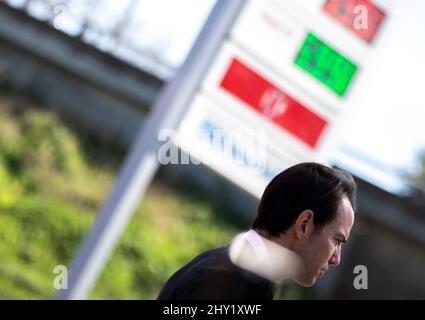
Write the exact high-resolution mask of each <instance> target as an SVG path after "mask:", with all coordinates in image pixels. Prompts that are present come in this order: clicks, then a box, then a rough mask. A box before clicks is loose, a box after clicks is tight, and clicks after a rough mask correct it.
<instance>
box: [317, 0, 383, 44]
mask: <svg viewBox="0 0 425 320" xmlns="http://www.w3.org/2000/svg"><path fill="white" fill-rule="evenodd" d="M323 11H324V12H326V13H327V14H328V15H330V16H331V17H333V18H335V19H336V20H337V21H338V22H340V23H341V24H343V25H344V26H345V27H346V28H348V29H349V30H351V31H352V32H353V33H355V34H356V35H358V36H359V37H360V38H362V39H363V40H365V41H366V42H369V43H370V42H372V41H373V39H374V38H375V35H376V33H377V31H378V30H379V28H380V26H381V24H382V21H383V20H384V18H385V13H384V11H383V10H382V9H380V8H379V7H378V6H377V5H375V4H373V3H372V2H370V1H368V0H327V1H326V3H325V5H324V6H323ZM365 20H366V21H365ZM361 24H363V25H364V26H365V27H364V28H363V27H362V26H361Z"/></svg>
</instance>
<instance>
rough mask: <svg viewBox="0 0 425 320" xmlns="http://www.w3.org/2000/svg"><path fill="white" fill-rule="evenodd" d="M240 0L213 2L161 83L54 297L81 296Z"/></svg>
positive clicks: (147, 178) (129, 211)
mask: <svg viewBox="0 0 425 320" xmlns="http://www.w3.org/2000/svg"><path fill="white" fill-rule="evenodd" d="M245 3H246V0H217V3H216V5H215V7H214V8H213V10H212V12H211V14H210V16H209V18H208V20H207V22H206V24H205V26H204V28H203V29H202V31H201V33H200V35H199V36H198V38H197V40H196V42H195V44H194V46H193V48H192V50H191V52H190V53H189V55H188V57H187V59H186V61H185V63H184V64H183V66H182V67H181V68H180V70H179V71H178V73H177V75H176V76H175V78H174V79H173V80H172V81H171V82H170V83H169V84H168V85H167V86H166V87H165V89H164V90H163V91H162V93H161V94H160V96H159V98H158V100H157V101H156V102H155V104H154V106H153V109H152V112H151V114H150V116H149V117H148V119H147V120H146V122H145V123H144V125H143V128H142V130H141V131H140V132H139V134H138V136H137V138H136V140H135V142H134V144H133V145H132V148H131V150H130V154H129V156H128V157H127V159H126V160H125V163H124V165H123V167H122V169H121V171H120V174H119V176H118V179H117V181H116V183H115V185H114V187H113V189H112V191H111V193H110V194H109V196H108V199H107V200H106V202H105V203H104V206H103V207H102V209H101V211H100V214H99V215H98V217H97V218H96V221H95V223H94V226H93V227H92V229H91V230H90V232H89V234H88V236H87V237H86V239H85V240H84V243H83V245H82V247H81V248H80V251H79V252H78V254H77V256H76V257H75V259H74V261H73V263H72V265H71V269H70V272H69V281H68V284H69V288H68V289H61V290H59V292H58V294H57V296H56V298H57V299H84V298H86V297H87V295H88V294H89V293H90V290H91V288H92V287H93V285H94V283H95V281H96V279H97V277H98V275H99V272H100V271H101V270H102V267H103V265H104V264H105V262H106V260H107V258H108V257H109V255H110V253H111V251H112V249H113V247H114V245H115V243H116V242H117V240H118V239H119V237H120V235H121V232H122V230H123V228H124V227H125V225H126V224H127V222H128V220H129V219H130V217H131V215H132V212H133V210H134V208H135V207H136V205H137V204H138V203H139V201H140V200H141V199H142V197H143V194H144V193H145V191H146V189H147V187H148V186H149V184H150V182H151V180H152V178H153V176H154V174H155V172H156V171H157V169H158V167H159V162H158V159H157V152H158V150H159V147H160V144H159V142H158V138H157V137H158V132H159V131H160V130H161V129H163V128H171V129H175V128H176V127H177V125H178V124H179V122H180V121H181V119H182V118H183V116H184V114H185V111H186V109H187V107H188V105H189V103H190V101H191V99H192V98H193V96H194V94H195V93H196V92H197V90H198V88H199V85H200V83H201V81H202V79H203V78H204V76H205V74H206V73H207V70H208V69H209V68H210V65H211V63H212V61H213V59H214V57H215V56H216V54H217V52H218V51H219V49H220V47H221V44H222V43H223V41H224V40H225V39H226V37H227V35H228V33H229V31H230V30H231V28H232V26H233V24H234V22H235V21H236V19H237V17H238V15H239V13H240V12H241V10H242V8H243V6H244V4H245Z"/></svg>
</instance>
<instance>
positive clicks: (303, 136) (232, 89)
mask: <svg viewBox="0 0 425 320" xmlns="http://www.w3.org/2000/svg"><path fill="white" fill-rule="evenodd" d="M220 87H221V88H222V89H224V90H226V91H227V92H229V93H230V94H232V95H233V96H235V97H237V98H239V99H240V100H242V101H243V102H245V103H246V104H247V105H248V106H249V107H251V108H252V109H253V110H255V111H257V112H258V113H259V114H260V115H261V116H263V117H266V118H268V119H269V120H270V121H271V122H273V123H274V124H276V125H278V126H279V127H281V128H283V129H284V130H286V131H288V132H289V133H291V134H293V135H294V136H295V137H297V138H298V139H300V140H301V141H302V142H304V143H305V144H307V145H308V146H309V147H311V148H314V147H315V146H316V144H317V142H318V140H319V138H320V135H321V134H322V132H323V130H324V129H325V127H326V125H327V121H326V120H325V119H323V118H322V117H320V116H319V115H317V114H315V113H314V112H312V111H311V110H309V109H308V108H307V107H305V106H303V105H302V104H301V103H299V102H298V101H296V100H295V99H294V98H292V97H291V96H290V95H289V94H287V93H285V92H284V91H283V90H282V89H280V88H279V87H278V86H276V85H274V84H273V83H271V82H270V81H268V80H267V79H265V78H264V77H263V76H261V75H259V74H258V73H256V72H255V71H254V70H252V69H250V68H249V67H247V66H246V65H244V64H243V63H242V62H241V61H239V60H238V59H235V58H234V59H233V60H232V62H231V64H230V66H229V68H228V70H227V72H226V74H225V76H224V78H223V80H222V81H221V83H220Z"/></svg>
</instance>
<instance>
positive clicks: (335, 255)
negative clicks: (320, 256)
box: [329, 248, 341, 267]
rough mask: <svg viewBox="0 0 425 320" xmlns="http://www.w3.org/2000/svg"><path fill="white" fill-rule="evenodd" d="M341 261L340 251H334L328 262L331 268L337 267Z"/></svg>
mask: <svg viewBox="0 0 425 320" xmlns="http://www.w3.org/2000/svg"><path fill="white" fill-rule="evenodd" d="M340 261H341V249H339V248H337V249H335V252H334V253H333V254H332V257H331V259H330V260H329V265H330V266H332V267H338V265H339V263H340Z"/></svg>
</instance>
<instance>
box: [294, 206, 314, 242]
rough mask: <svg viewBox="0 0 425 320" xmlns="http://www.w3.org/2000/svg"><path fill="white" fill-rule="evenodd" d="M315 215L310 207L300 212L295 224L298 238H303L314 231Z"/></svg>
mask: <svg viewBox="0 0 425 320" xmlns="http://www.w3.org/2000/svg"><path fill="white" fill-rule="evenodd" d="M313 217H314V213H313V211H312V210H310V209H307V210H304V211H302V212H301V213H300V215H299V216H298V218H297V220H296V221H295V224H294V227H295V236H296V237H297V239H303V238H305V237H307V236H309V235H310V234H312V233H313V231H314V224H313Z"/></svg>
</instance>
